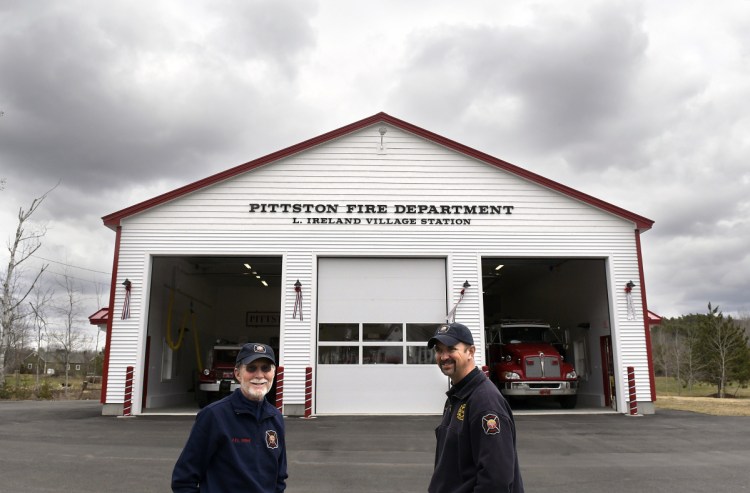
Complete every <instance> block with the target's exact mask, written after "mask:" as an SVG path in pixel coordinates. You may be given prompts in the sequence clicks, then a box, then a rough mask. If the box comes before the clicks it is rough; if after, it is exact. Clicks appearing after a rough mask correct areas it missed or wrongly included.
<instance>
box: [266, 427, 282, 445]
mask: <svg viewBox="0 0 750 493" xmlns="http://www.w3.org/2000/svg"><path fill="white" fill-rule="evenodd" d="M266 447H268V448H279V436H278V435H277V434H276V431H274V430H267V431H266Z"/></svg>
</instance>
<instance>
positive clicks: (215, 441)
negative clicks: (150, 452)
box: [172, 344, 287, 493]
mask: <svg viewBox="0 0 750 493" xmlns="http://www.w3.org/2000/svg"><path fill="white" fill-rule="evenodd" d="M275 365H276V361H275V357H274V353H273V349H271V348H270V347H269V346H266V345H265V344H245V345H244V346H243V347H242V349H241V350H240V352H239V354H238V355H237V362H236V365H235V368H234V376H235V378H236V379H237V381H238V382H239V383H240V388H239V389H237V390H235V391H234V392H233V393H232V394H230V395H228V396H227V397H225V398H224V399H221V400H220V401H217V402H214V403H213V404H210V405H208V406H206V407H205V408H204V409H202V410H201V411H200V412H199V413H198V416H197V417H196V419H195V424H194V425H193V429H192V430H191V432H190V437H189V438H188V441H187V443H186V444H185V448H184V449H183V450H182V453H181V454H180V457H179V459H177V463H176V464H175V466H174V471H173V472H172V491H173V492H176V493H188V492H190V493H192V492H200V493H234V492H240V491H246V492H257V493H276V492H282V491H284V489H285V488H286V478H287V472H286V442H285V435H284V418H283V416H282V415H281V413H280V412H279V410H278V409H276V408H275V407H274V406H272V405H271V404H270V403H269V402H268V401H266V400H265V396H266V394H267V393H268V391H269V390H270V389H271V385H272V384H273V379H274V374H275V371H276V366H275Z"/></svg>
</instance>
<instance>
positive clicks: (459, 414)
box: [456, 402, 466, 421]
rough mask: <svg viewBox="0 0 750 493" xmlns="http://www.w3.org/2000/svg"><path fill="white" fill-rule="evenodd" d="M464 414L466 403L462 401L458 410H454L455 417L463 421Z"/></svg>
mask: <svg viewBox="0 0 750 493" xmlns="http://www.w3.org/2000/svg"><path fill="white" fill-rule="evenodd" d="M465 414H466V403H465V402H464V403H463V404H461V405H460V406H458V411H456V419H457V420H459V421H463V420H464V415H465Z"/></svg>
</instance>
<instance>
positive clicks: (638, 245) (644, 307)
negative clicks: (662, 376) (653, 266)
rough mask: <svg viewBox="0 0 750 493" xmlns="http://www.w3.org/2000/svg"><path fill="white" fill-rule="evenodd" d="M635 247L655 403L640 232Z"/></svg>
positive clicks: (649, 369) (647, 354)
mask: <svg viewBox="0 0 750 493" xmlns="http://www.w3.org/2000/svg"><path fill="white" fill-rule="evenodd" d="M635 247H636V250H637V254H638V277H639V278H640V283H641V304H642V305H643V328H644V331H645V334H646V358H647V359H648V375H649V381H650V383H651V402H656V383H655V380H654V358H653V352H652V350H651V330H650V327H649V323H648V304H647V302H646V277H645V276H644V275H643V255H642V253H641V232H640V230H638V229H636V230H635Z"/></svg>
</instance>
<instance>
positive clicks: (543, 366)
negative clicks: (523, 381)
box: [524, 356, 560, 378]
mask: <svg viewBox="0 0 750 493" xmlns="http://www.w3.org/2000/svg"><path fill="white" fill-rule="evenodd" d="M524 366H525V367H526V378H560V361H559V360H558V359H557V357H556V356H543V357H542V356H527V357H526V358H525V359H524Z"/></svg>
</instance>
